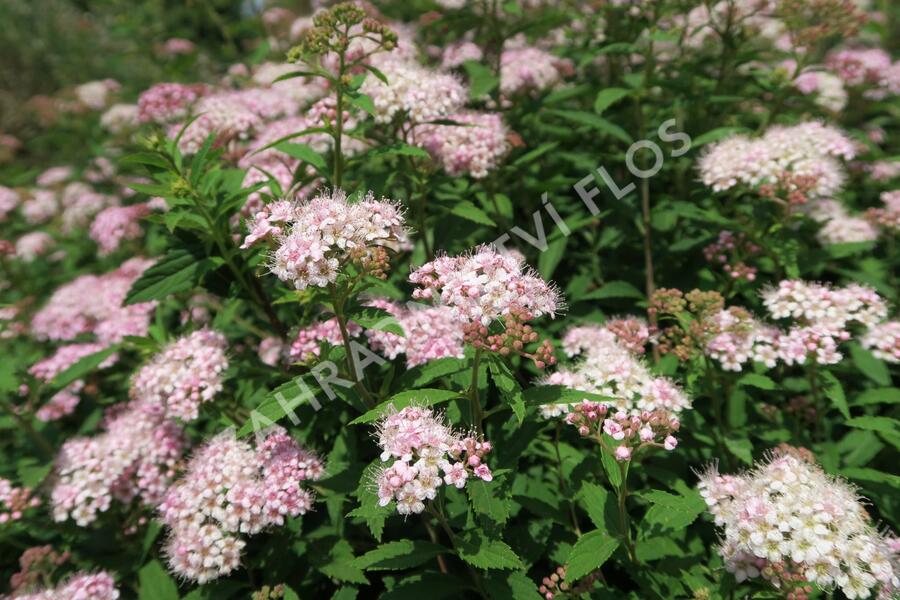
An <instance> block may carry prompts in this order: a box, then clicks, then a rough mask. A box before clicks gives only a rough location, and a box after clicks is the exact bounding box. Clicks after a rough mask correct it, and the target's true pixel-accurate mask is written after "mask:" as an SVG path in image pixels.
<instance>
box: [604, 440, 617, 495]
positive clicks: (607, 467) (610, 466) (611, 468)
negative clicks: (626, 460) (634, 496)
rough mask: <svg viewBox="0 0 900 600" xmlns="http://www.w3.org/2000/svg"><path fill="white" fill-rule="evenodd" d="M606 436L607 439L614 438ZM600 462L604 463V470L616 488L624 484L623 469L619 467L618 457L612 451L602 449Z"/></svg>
mask: <svg viewBox="0 0 900 600" xmlns="http://www.w3.org/2000/svg"><path fill="white" fill-rule="evenodd" d="M604 437H605V438H606V439H607V440H612V438H611V437H609V436H604ZM600 464H602V465H603V471H604V472H606V477H607V479H609V483H610V484H611V485H612V486H613V487H614V488H617V489H618V488H619V487H620V486H621V485H622V471H621V469H620V467H619V461H617V460H616V457H615V456H613V454H612V452H607V451H605V450H602V451H601V452H600Z"/></svg>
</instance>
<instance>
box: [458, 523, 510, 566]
mask: <svg viewBox="0 0 900 600" xmlns="http://www.w3.org/2000/svg"><path fill="white" fill-rule="evenodd" d="M457 552H458V554H459V557H460V558H461V559H463V560H464V561H466V562H467V563H469V564H470V565H473V566H475V567H478V568H479V569H521V568H524V565H523V564H522V560H521V559H520V558H519V557H518V556H517V555H516V553H515V552H513V551H512V548H510V547H509V546H507V545H506V543H505V542H502V541H500V540H492V539H488V538H487V537H485V534H484V533H483V532H482V531H479V530H470V531H467V532H466V533H465V534H463V535H462V536H461V538H460V543H459V547H458V548H457Z"/></svg>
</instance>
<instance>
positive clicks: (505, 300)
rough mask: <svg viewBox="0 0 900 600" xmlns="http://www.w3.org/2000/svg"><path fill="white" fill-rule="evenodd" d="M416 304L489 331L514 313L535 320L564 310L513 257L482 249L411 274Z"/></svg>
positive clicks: (547, 286) (549, 287)
mask: <svg viewBox="0 0 900 600" xmlns="http://www.w3.org/2000/svg"><path fill="white" fill-rule="evenodd" d="M409 280H410V281H411V282H412V283H414V284H415V285H417V286H418V288H417V289H416V290H415V291H414V292H413V297H414V298H422V299H433V300H437V301H439V302H440V303H441V304H442V305H445V306H449V307H450V308H451V309H452V310H453V314H454V316H455V317H456V319H457V320H459V321H460V322H463V323H481V324H482V325H484V326H487V325H490V324H491V323H492V322H494V321H495V320H497V319H499V318H501V317H504V316H506V315H509V314H510V311H511V310H512V309H521V310H525V311H528V313H529V314H530V316H531V318H537V317H540V316H543V315H550V316H551V317H552V316H554V315H555V314H556V313H557V312H559V310H561V309H562V299H561V297H560V293H559V291H558V290H557V289H556V287H555V286H553V285H552V284H549V283H547V282H546V281H544V280H543V279H542V278H541V277H540V276H539V275H538V274H537V273H536V272H534V271H532V270H531V269H530V268H528V267H527V266H525V264H524V261H523V260H522V259H521V258H520V257H518V256H515V255H513V254H511V253H501V252H498V251H497V250H495V249H493V248H491V247H490V246H481V247H479V248H478V249H477V250H476V251H475V252H473V253H471V254H465V255H461V256H441V257H438V258H436V259H435V260H433V261H431V262H429V263H426V264H424V265H422V266H421V267H419V268H418V269H416V270H415V271H413V272H412V273H410V275H409Z"/></svg>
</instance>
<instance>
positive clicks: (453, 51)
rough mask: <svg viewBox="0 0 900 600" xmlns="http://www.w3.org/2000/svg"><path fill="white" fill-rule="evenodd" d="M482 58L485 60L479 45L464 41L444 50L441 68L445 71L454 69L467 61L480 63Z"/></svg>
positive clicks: (450, 45)
mask: <svg viewBox="0 0 900 600" xmlns="http://www.w3.org/2000/svg"><path fill="white" fill-rule="evenodd" d="M482 58H484V52H483V51H482V50H481V47H479V46H478V44H476V43H474V42H469V41H465V40H463V41H459V42H454V43H452V44H449V45H448V46H447V47H446V48H444V49H443V52H442V54H441V66H442V67H444V68H445V69H452V68H454V67H458V66H460V65H462V64H463V63H464V62H466V61H467V60H474V61H480V60H481V59H482Z"/></svg>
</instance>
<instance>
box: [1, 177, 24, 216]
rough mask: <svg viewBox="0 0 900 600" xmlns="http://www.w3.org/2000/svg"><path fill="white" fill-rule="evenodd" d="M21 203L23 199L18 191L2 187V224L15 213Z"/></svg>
mask: <svg viewBox="0 0 900 600" xmlns="http://www.w3.org/2000/svg"><path fill="white" fill-rule="evenodd" d="M20 202H22V198H21V197H20V196H19V193H18V192H16V190H14V189H12V188H8V187H6V186H5V185H0V222H3V221H5V220H6V219H7V216H8V215H9V213H11V212H12V211H14V210H15V209H16V207H17V206H19V203H20Z"/></svg>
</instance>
